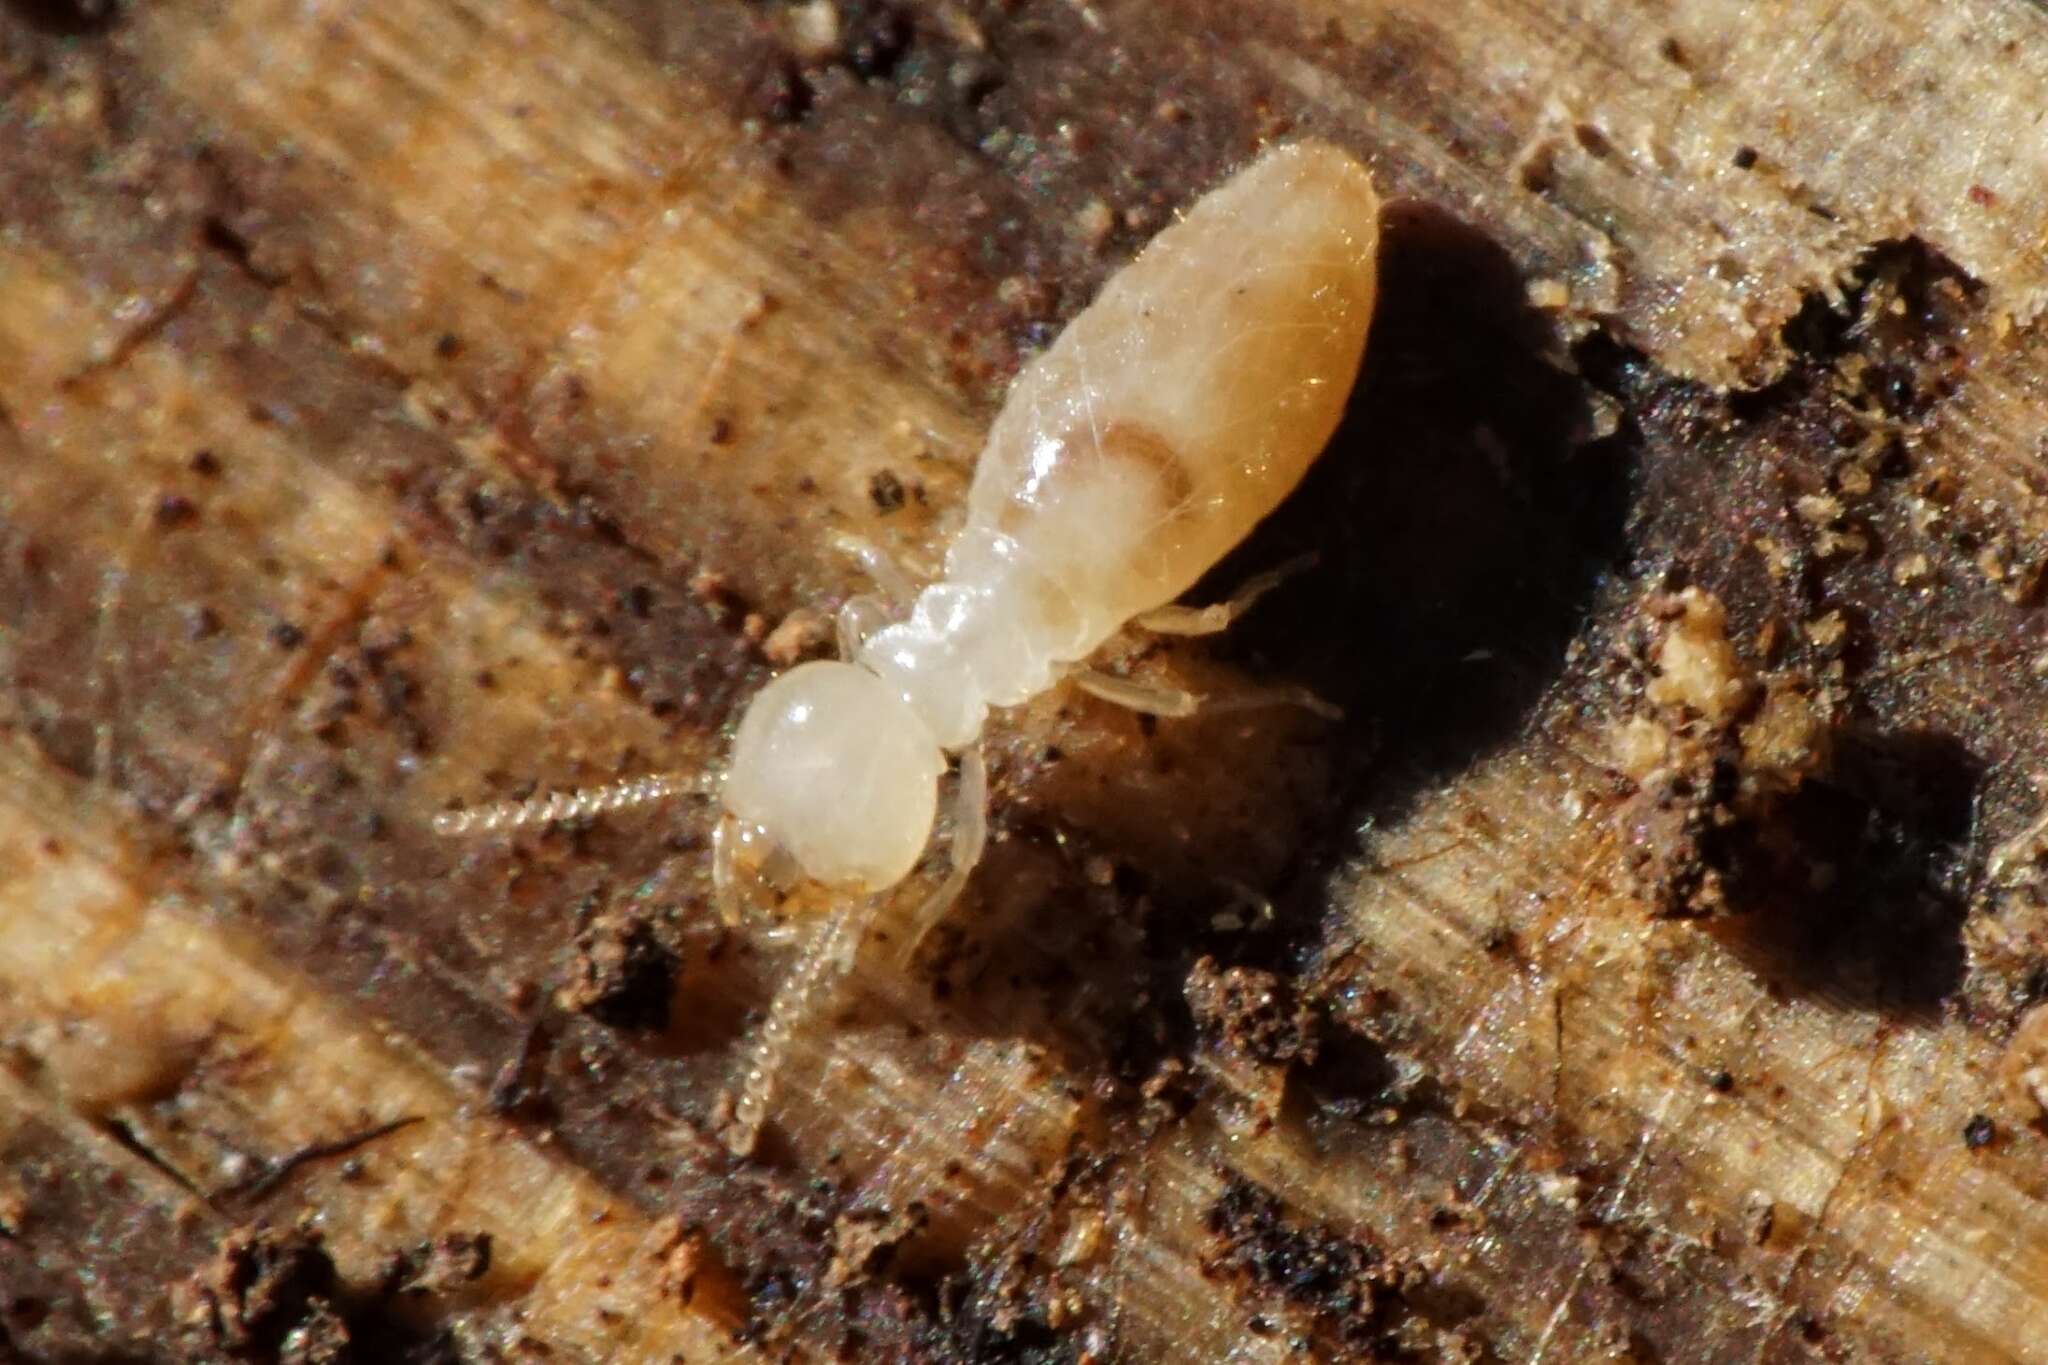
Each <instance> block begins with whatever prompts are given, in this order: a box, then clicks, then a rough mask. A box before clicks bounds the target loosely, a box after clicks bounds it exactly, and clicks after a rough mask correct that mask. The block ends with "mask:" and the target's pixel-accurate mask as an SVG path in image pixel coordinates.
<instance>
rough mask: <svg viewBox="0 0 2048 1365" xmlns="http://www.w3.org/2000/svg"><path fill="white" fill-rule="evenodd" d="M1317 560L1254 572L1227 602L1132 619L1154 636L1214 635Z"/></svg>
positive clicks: (1164, 609)
mask: <svg viewBox="0 0 2048 1365" xmlns="http://www.w3.org/2000/svg"><path fill="white" fill-rule="evenodd" d="M1315 562H1316V557H1315V556H1314V555H1313V554H1306V555H1298V556H1296V557H1295V558H1293V559H1290V560H1288V561H1287V562H1286V563H1285V564H1282V565H1280V566H1279V567H1278V568H1275V569H1268V570H1266V572H1264V573H1262V574H1254V575H1253V576H1252V577H1250V578H1248V579H1246V580H1245V581H1244V583H1243V585H1242V586H1240V587H1239V588H1238V590H1237V591H1236V592H1234V593H1232V594H1231V595H1230V596H1229V597H1228V598H1227V599H1226V600H1224V601H1221V602H1215V603H1212V604H1210V605H1209V606H1206V607H1181V606H1169V607H1157V608H1154V609H1153V610H1151V611H1148V612H1145V613H1143V614H1141V615H1139V616H1136V617H1134V618H1132V621H1131V624H1132V625H1134V626H1137V627H1138V628H1139V629H1141V630H1149V631H1151V632H1152V633H1153V634H1154V635H1214V634H1216V633H1217V632H1218V631H1223V630H1228V629H1229V628H1230V623H1231V622H1233V621H1235V620H1236V619H1237V618H1238V617H1240V616H1242V615H1244V614H1245V613H1246V612H1248V611H1250V610H1251V609H1252V606H1253V604H1254V603H1256V602H1257V601H1258V600H1259V599H1260V598H1261V597H1264V596H1265V595H1266V594H1267V593H1269V592H1271V591H1273V589H1275V588H1277V587H1279V586H1280V585H1281V584H1282V583H1285V582H1286V581H1287V580H1288V579H1290V578H1293V577H1294V576H1295V575H1297V574H1300V573H1304V572H1306V571H1307V570H1309V569H1311V568H1314V567H1315ZM1162 714H1165V713H1162Z"/></svg>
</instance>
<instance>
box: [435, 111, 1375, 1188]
mask: <svg viewBox="0 0 2048 1365" xmlns="http://www.w3.org/2000/svg"><path fill="white" fill-rule="evenodd" d="M1378 216H1379V201H1378V198H1377V196H1376V195H1375V194H1374V192H1373V187H1372V180H1371V177H1370V176H1369V174H1368V173H1367V172H1366V170H1365V168H1364V167H1363V166H1361V165H1360V164H1359V163H1358V162H1357V161H1356V160H1354V159H1353V158H1352V157H1351V156H1350V155H1349V154H1347V153H1345V152H1343V151H1340V150H1338V149H1337V148H1335V147H1332V146H1329V145H1327V144H1324V143H1320V142H1313V141H1301V142H1295V143H1292V144H1289V145H1285V146H1280V147H1276V148H1272V149H1269V150H1268V151H1266V152H1265V153H1264V154H1263V155H1261V156H1260V157H1259V158H1258V159H1257V160H1255V161H1254V162H1252V163H1251V165H1249V166H1247V167H1246V168H1245V169H1243V170H1242V171H1240V172H1238V173H1237V174H1236V175H1235V176H1233V177H1231V178H1230V179H1229V180H1228V181H1226V182H1225V183H1224V184H1222V185H1221V186H1219V187H1217V188H1216V189H1214V190H1212V191H1210V192H1209V193H1208V194H1206V195H1204V196H1203V197H1202V198H1201V199H1199V200H1198V201H1197V202H1196V203H1195V204H1194V205H1193V206H1192V207H1191V208H1190V209H1189V210H1188V211H1187V213H1186V215H1185V216H1184V217H1183V218H1182V219H1181V220H1180V221H1179V222H1177V223H1175V224H1173V225H1172V226H1170V227H1168V228H1166V229H1165V230H1164V231H1162V232H1161V233H1160V234H1159V235H1158V236H1157V237H1156V238H1155V239H1154V240H1153V241H1152V243H1151V244H1150V245H1149V246H1147V247H1146V248H1145V250H1144V251H1143V252H1142V253H1140V255H1139V256H1138V257H1137V258H1136V259H1135V260H1133V261H1132V262H1131V263H1130V264H1129V265H1128V266H1126V267H1125V268H1124V269H1123V270H1122V271H1120V272H1118V273H1117V274H1116V275H1115V276H1113V277H1112V278H1111V279H1110V280H1109V281H1108V283H1106V284H1105V285H1104V286H1103V288H1102V291H1101V293H1100V294H1099V295H1098V296H1097V297H1096V299H1095V301H1094V302H1093V303H1091V304H1090V305H1089V306H1088V307H1087V308H1086V309H1084V310H1083V311H1082V312H1081V313H1080V315H1079V316H1077V317H1076V318H1075V319H1074V320H1073V321H1072V322H1071V323H1070V324H1068V326H1067V328H1066V330H1065V331H1063V332H1062V333H1061V334H1060V336H1059V338H1058V340H1056V341H1055V342H1054V343H1053V344H1052V346H1051V347H1050V348H1049V349H1047V350H1046V351H1045V352H1044V353H1043V354H1042V355H1040V356H1038V357H1037V358H1036V359H1035V360H1033V361H1032V362H1031V363H1030V364H1029V365H1028V366H1026V367H1025V369H1024V370H1023V371H1022V372H1021V373H1020V374H1019V375H1018V376H1017V379H1016V382H1015V383H1014V384H1013V385H1012V386H1011V388H1010V392H1009V396H1008V398H1007V400H1006V401H1005V402H1004V404H1003V409H1002V411H1001V412H1000V413H999V414H998V415H997V417H996V420H995V424H994V426H993V427H992V428H991V429H990V431H989V437H988V443H987V445H986V446H985V447H984V448H983V450H982V453H981V458H980V462H979V464H978V465H977V467H976V469H975V476H974V483H973V486H972V488H971V489H970V491H969V493H968V498H967V519H966V524H965V525H964V526H962V527H961V529H960V531H959V532H958V534H957V535H956V536H955V537H954V539H953V542H952V545H951V547H950V549H949V550H948V552H947V555H946V563H945V573H944V576H943V577H942V578H941V579H940V580H939V581H938V582H936V583H933V584H931V585H930V586H929V587H926V588H925V589H924V590H923V591H921V592H919V593H917V594H916V595H915V600H914V601H912V602H910V604H909V607H908V611H907V613H906V614H904V615H902V617H901V619H898V620H895V621H893V622H889V623H887V624H883V623H882V619H883V616H884V609H883V607H882V606H881V604H879V603H877V602H876V601H875V600H874V599H872V598H859V599H855V600H854V601H852V602H849V603H848V604H847V606H846V608H845V610H844V611H842V613H841V615H840V620H839V648H840V655H841V658H840V659H838V660H835V661H829V662H815V663H807V664H802V665H800V666H798V667H796V668H793V669H791V670H790V671H789V672H787V673H784V674H783V675H782V676H780V677H778V678H776V679H775V680H774V681H773V682H771V683H769V684H768V686H767V687H765V688H763V689H762V690H761V692H760V694H759V695H758V696H756V697H755V698H754V700H753V703H752V705H751V706H750V707H749V708H748V710H747V712H746V715H745V717H744V718H743V719H742V720H741V722H740V726H739V731H738V734H737V736H736V737H735V739H734V742H733V749H732V757H731V762H730V764H729V766H728V768H727V771H726V773H725V779H724V786H723V801H724V807H725V810H724V814H723V816H722V817H721V819H720V821H719V824H718V827H717V832H716V835H715V837H714V855H713V874H714V882H715V884H716V886H717V888H718V892H719V896H720V900H721V902H722V904H723V905H724V906H725V907H726V908H727V911H728V913H729V914H730V913H731V906H732V904H733V898H734V895H735V892H736V889H737V887H738V884H739V882H740V880H741V878H742V876H743V875H754V876H762V877H765V878H767V879H768V880H770V881H771V882H774V883H777V884H782V885H786V884H788V883H790V882H791V881H793V880H794V879H795V875H796V874H801V875H802V876H805V877H809V878H811V879H813V880H815V881H817V882H820V883H824V884H826V885H828V886H831V887H833V888H835V889H836V890H838V891H840V892H843V893H845V897H846V899H845V900H844V901H843V902H842V904H841V906H840V908H839V909H838V910H837V911H836V912H835V913H833V914H831V915H830V916H829V917H828V918H827V920H826V922H825V923H824V924H823V925H822V926H821V927H820V928H819V930H818V931H817V932H816V933H815V934H814V936H813V938H812V940H811V942H810V943H809V944H808V945H807V947H806V948H805V950H804V952H803V953H802V955H801V957H800V960H799V963H798V965H797V966H796V967H795V968H794V969H792V971H791V974H790V976H789V978H788V980H787V981H786V982H785V983H784V984H783V986H782V987H781V989H780V990H779V991H778V993H777V996H776V999H775V1001H774V1003H773V1004H772V1005H771V1007H770V1009H769V1013H768V1017H767V1019H766V1020H765V1021H764V1022H763V1024H762V1026H761V1029H760V1032H759V1034H758V1036H757V1038H756V1040H755V1044H754V1052H753V1056H752V1057H751V1059H750V1062H749V1065H748V1067H747V1071H746V1074H745V1077H744V1079H743V1082H742V1084H741V1087H740V1092H739V1097H738V1100H737V1102H736V1105H735V1109H734V1118H733V1122H732V1124H731V1126H730V1127H729V1128H728V1130H727V1133H726V1140H727V1142H728V1144H729V1145H730V1146H731V1147H732V1149H733V1150H734V1151H735V1152H738V1153H741V1154H744V1153H746V1152H749V1151H751V1150H752V1148H753V1145H754V1141H755V1138H756V1136H757V1135H758V1133H759V1130H760V1126H761V1122H762V1119H763V1117H764V1115H765V1113H766V1108H767V1103H768V1100H769V1097H770V1095H771V1092H772V1090H773V1085H774V1076H775V1072H776V1070H777V1068H778V1066H779V1064H780V1061H781V1059H782V1056H783V1055H784V1053H785V1051H786V1049H787V1047H788V1044H789V1042H790V1040H791V1038H792V1037H793V1035H794V1032H795V1026H796V1024H797V1023H798V1022H799V1021H800V1020H801V1019H802V1018H803V1017H804V1016H805V1015H806V1014H807V1013H808V1012H810V1011H811V1010H814V1009H816V1008H817V1007H818V1006H819V1005H820V1003H821V1001H822V998H823V995H824V992H825V988H826V987H828V986H829V985H831V984H832V983H835V982H836V981H837V980H838V979H839V978H840V977H841V976H842V975H843V973H844V972H845V970H846V969H847V967H848V966H849V965H850V963H851V961H852V958H853V954H854V951H855V950H856V949H857V948H858V946H859V944H860V941H861V939H862V937H863V936H864V934H865V931H866V928H867V925H868V923H869V922H870V920H871V919H872V917H873V914H874V912H875V910H876V908H877V907H878V905H879V904H880V902H881V895H880V893H882V892H885V891H887V890H888V889H889V888H891V887H894V886H895V885H897V884H898V883H899V882H901V881H903V880H904V879H905V878H906V877H908V876H909V875H910V873H911V872H912V870H913V869H914V868H915V867H916V866H917V864H918V862H919V860H920V859H921V858H922V856H923V854H924V851H925V848H926V846H927V844H928V843H929V842H930V839H931V833H932V829H933V826H934V822H935V820H936V817H937V814H938V788H939V778H940V776H941V775H942V774H943V773H944V772H945V771H946V768H947V755H948V754H955V755H958V756H959V759H960V776H959V781H958V783H957V786H956V789H955V795H954V806H955V815H954V821H953V835H952V840H951V846H950V854H951V863H952V866H951V870H950V871H949V873H948V875H947V877H946V879H945V881H944V882H943V884H942V885H941V886H940V887H939V888H938V890H937V891H936V892H935V893H934V894H933V895H932V896H931V897H930V898H929V899H928V900H927V902H926V903H925V905H924V906H923V907H922V909H921V910H920V911H919V912H918V913H917V916H916V918H915V920H914V922H913V925H912V929H911V932H910V934H909V935H908V937H907V940H906V942H907V943H908V945H909V946H910V947H914V946H915V945H916V943H917V941H918V940H919V939H920V938H922V936H923V935H924V933H925V931H926V930H927V929H929V927H930V926H931V925H932V924H933V923H934V922H935V921H936V920H937V919H938V917H939V916H941V915H942V914H943V913H944V912H945V910H946V909H947V908H948V907H949V906H950V905H951V904H952V902H953V900H954V899H955V898H956V897H957V896H958V894H959V892H960V889H961V887H962V886H963V884H964V883H965V881H966V879H967V876H968V873H969V872H970V870H971V869H972V868H973V866H974V864H975V862H976V861H977V860H978V859H979V857H980V856H981V852H982V847H983V844H984V841H985V837H986V830H987V821H986V812H985V804H986V798H987V779H986V774H985V771H984V768H983V765H982V760H981V756H980V750H979V748H978V741H979V738H980V736H981V731H982V727H983V725H984V724H985V723H986V720H987V717H988V713H989V711H990V710H991V709H992V708H996V707H1006V706H1015V705H1017V704H1019V703H1022V702H1025V701H1028V700H1030V699H1031V698H1032V697H1034V696H1036V695H1037V694H1039V693H1041V692H1043V691H1045V690H1046V689H1048V688H1050V687H1052V686H1054V685H1055V684H1057V683H1058V682H1060V681H1061V680H1062V679H1066V680H1070V681H1073V682H1075V683H1076V684H1077V685H1079V686H1081V687H1084V688H1086V689H1087V690H1089V691H1090V692H1093V693H1095V694H1096V695H1098V696H1101V697H1104V698H1106V699H1108V700H1111V701H1114V702H1118V703H1121V704H1123V705H1127V706H1130V707H1133V708H1135V709H1138V710H1141V711H1147V712H1151V713H1154V714H1159V715H1169V716H1184V715H1189V714H1192V713H1193V712H1194V711H1195V710H1197V709H1198V708H1200V707H1201V705H1202V700H1201V699H1200V698H1198V697H1196V696H1194V695H1193V694H1191V693H1187V692H1181V691H1175V690H1170V689H1161V688H1154V687H1148V686H1145V685H1143V684H1139V683H1135V682H1132V681H1129V680H1127V679H1120V678H1115V677H1110V676H1107V675H1103V674H1098V673H1093V672H1090V671H1088V670H1086V669H1085V668H1084V667H1082V666H1081V665H1082V661H1083V660H1085V659H1087V658H1088V656H1090V655H1091V654H1093V653H1094V652H1095V651H1096V650H1097V649H1098V648H1100V647H1101V646H1102V644H1103V643H1104V642H1105V641H1107V640H1108V639H1109V638H1110V637H1111V636H1112V635H1114V634H1115V633H1116V632H1117V631H1119V630H1121V629H1122V628H1123V627H1124V626H1125V625H1126V624H1127V623H1135V624H1138V625H1140V626H1143V627H1146V628H1149V629H1152V630H1157V631H1162V632H1168V633H1176V634H1201V633H1206V632H1209V631H1214V630H1220V629H1222V628H1223V627H1224V626H1225V625H1227V624H1228V623H1229V622H1230V620H1231V619H1232V618H1233V617H1234V616H1236V615H1237V614H1238V613H1239V612H1241V611H1242V610H1243V609H1244V608H1245V607H1246V606H1248V605H1249V604H1250V603H1251V601H1252V600H1253V599H1254V598H1256V597H1257V596H1258V595H1259V594H1260V593H1262V592H1264V591H1265V590H1266V589H1267V588H1269V587H1271V586H1272V584H1273V583H1274V582H1276V581H1277V580H1278V577H1279V574H1269V575H1264V576H1262V577H1261V578H1260V579H1257V580H1254V581H1253V582H1251V583H1249V584H1247V585H1246V587H1245V588H1244V589H1243V590H1242V591H1240V592H1239V593H1238V595H1237V596H1236V597H1235V598H1233V599H1232V600H1231V601H1229V602H1227V603H1223V604H1220V605H1218V606H1214V607H1208V608H1202V609H1194V608H1184V607H1170V606H1167V605H1166V604H1167V603H1170V602H1172V601H1173V599H1175V598H1176V597H1178V596H1180V594H1181V593H1183V592H1185V591H1186V590H1187V589H1188V588H1189V587H1191V586H1192V585H1193V584H1194V582H1195V580H1196V579H1198V578H1200V577H1201V575H1202V574H1203V573H1204V572H1206V571H1207V570H1208V569H1209V568H1210V567H1211V566H1212V565H1214V564H1215V563H1216V561H1217V560H1218V559H1220V558H1221V557H1222V556H1223V555H1224V554H1225V553H1226V552H1228V551H1229V550H1230V549H1231V548H1232V547H1233V546H1234V545H1236V544H1237V543H1238V542H1239V541H1240V540H1242V539H1243V538H1244V536H1245V535H1246V534H1247V533H1248V532H1249V531H1250V530H1251V529H1252V527H1253V526H1255V525H1256V524H1257V523H1258V522H1259V521H1260V520H1261V519H1262V518H1264V517H1265V516H1266V514H1267V513H1269V512H1270V511H1272V509H1273V508H1274V506H1275V505H1277V504H1278V503H1279V502H1280V500H1281V499H1282V498H1283V497H1285V496H1286V495H1287V494H1288V492H1290V491H1291V490H1292V489H1293V488H1294V486H1295V485H1296V484H1297V483H1298V482H1299V481H1300V479H1301V477H1302V475H1303V474H1304V473H1305V472H1306V471H1307V469H1308V467H1309V465H1310V464H1311V463H1312V462H1313V461H1314V460H1315V458H1316V456H1317V455H1319V454H1320V453H1321V452H1322V449H1323V446H1324V445H1325V444H1326V443H1327V442H1328V440H1329V437H1330V433H1331V432H1332V430H1333V429H1334V428H1335V427H1336V425H1337V422H1338V419H1339V417H1340V416H1341V415H1342V413H1343V409H1344V405H1345V401H1346V398H1347V396H1348V394H1349V392H1350V389H1351V384H1352V380H1353V378H1354V376H1355V375H1356V374H1357V371H1358V365H1359V361H1360V358H1361V357H1362V355H1363V352H1364V347H1365V338H1366V331H1367V327H1368V325H1369V323H1370V322H1371V319H1372V311H1373V298H1374V291H1375V286H1376V283H1377V276H1378V271H1377V246H1378ZM860 552H861V553H862V554H863V555H864V558H865V559H866V561H867V564H868V567H869V569H870V572H871V573H872V574H874V576H875V577H876V580H877V581H878V582H879V583H881V584H883V585H884V586H885V587H887V586H888V585H889V584H890V582H891V581H892V580H894V579H895V574H894V571H893V569H892V568H891V567H890V566H889V565H888V563H887V561H886V560H884V559H882V557H881V556H880V554H879V553H878V552H875V551H873V550H871V549H866V548H865V547H862V549H861V551H860ZM1281 572H1283V573H1284V572H1285V571H1284V570H1283V571H1281ZM1273 700H1296V701H1302V700H1309V701H1312V699H1310V698H1307V697H1306V696H1305V694H1301V693H1298V692H1288V691H1286V690H1284V689H1283V690H1272V691H1265V692H1261V693H1258V694H1255V695H1250V696H1246V695H1239V696H1233V697H1230V698H1226V699H1224V704H1226V705H1240V706H1241V705H1245V704H1247V703H1253V704H1256V703H1260V702H1268V701H1273ZM695 785H696V784H695V783H694V781H692V780H688V779H678V778H670V777H648V778H639V779H634V780H631V781H627V782H622V783H618V784H616V785H614V786H610V787H603V788H597V789H594V790H591V791H586V792H578V793H567V794H559V795H554V796H549V797H544V798H541V799H538V800H535V801H529V802H524V803H513V804H508V805H502V806H495V807H487V808H484V809H481V810H475V811H456V812H448V813H446V814H444V815H443V816H441V817H439V818H438V819H437V821H436V825H437V827H438V828H440V829H442V830H444V831H447V832H462V831H466V830H477V829H503V828H508V827H512V826H518V825H527V824H533V823H539V822H544V821H549V820H555V819H561V818H565V817H570V816H580V815H588V814H595V813H599V812H602V811H609V810H617V809H622V808H624V807H627V806H632V805H638V804H642V803H645V802H647V801H652V800H658V799H661V798H662V797H665V796H669V795H672V794H674V793H675V792H678V791H682V790H691V789H694V788H695Z"/></svg>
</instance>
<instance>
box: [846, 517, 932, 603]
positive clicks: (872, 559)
mask: <svg viewBox="0 0 2048 1365" xmlns="http://www.w3.org/2000/svg"><path fill="white" fill-rule="evenodd" d="M832 548H833V549H835V550H837V551H839V553H841V554H843V555H847V556H849V557H850V558H851V559H852V560H853V562H854V563H856V564H858V565H860V567H861V572H862V573H865V574H866V575H867V576H868V577H869V579H871V580H872V581H873V582H874V585H875V586H876V587H878V588H880V589H881V590H882V597H883V598H884V600H885V601H887V602H888V603H889V605H890V606H892V607H895V608H898V609H901V608H902V607H905V606H908V605H909V604H910V601H911V599H913V598H915V597H916V596H917V589H916V588H915V587H913V586H911V582H910V578H909V576H908V575H907V574H905V573H904V572H903V570H902V569H901V568H900V567H898V566H897V563H896V561H895V560H893V559H891V558H890V557H889V552H888V551H886V550H884V549H883V548H882V547H881V546H879V545H877V544H875V543H874V542H873V541H871V540H868V539H865V538H864V537H861V536H857V535H854V534H853V533H852V532H850V531H838V532H835V533H834V534H833V536H832Z"/></svg>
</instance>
